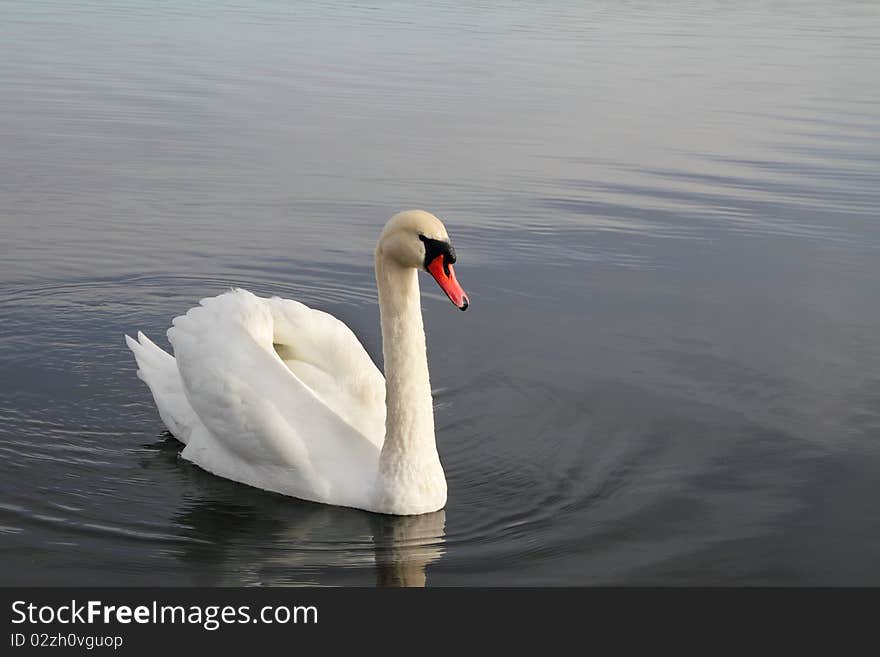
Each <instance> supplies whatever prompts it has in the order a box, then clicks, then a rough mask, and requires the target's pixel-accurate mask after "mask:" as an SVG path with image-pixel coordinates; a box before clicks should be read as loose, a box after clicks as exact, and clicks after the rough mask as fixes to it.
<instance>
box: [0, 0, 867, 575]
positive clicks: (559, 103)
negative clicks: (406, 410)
mask: <svg viewBox="0 0 880 657" xmlns="http://www.w3.org/2000/svg"><path fill="white" fill-rule="evenodd" d="M377 4H378V6H375V7H366V6H364V7H360V6H354V5H352V4H349V3H337V2H291V3H287V2H280V1H277V2H276V1H261V2H237V3H232V2H209V1H207V0H205V1H198V2H168V3H154V2H143V1H139V2H134V1H131V2H121V1H120V2H112V3H110V2H106V3H103V2H82V1H80V0H77V1H76V2H40V1H31V0H27V1H25V0H20V1H19V0H12V1H5V2H2V3H0V249H2V258H0V452H2V457H3V458H2V461H0V584H52V583H57V584H108V585H121V584H160V585H175V584H176V585H191V584H207V585H215V584H226V585H260V584H262V585H268V584H321V585H325V584H327V585H340V584H342V585H345V584H357V585H373V584H376V583H378V584H400V583H409V584H413V583H414V584H420V583H423V582H424V581H425V580H426V582H427V584H428V585H470V584H500V585H538V584H545V585H572V584H590V585H592V584H613V585H616V584H676V585H677V584H783V585H803V584H844V585H862V584H874V585H878V584H880V510H878V489H880V337H878V330H877V329H878V325H880V304H878V277H880V216H878V210H877V208H878V206H880V76H878V70H880V5H878V4H877V3H876V2H854V1H849V0H847V1H842V0H841V1H834V2H831V1H828V2H797V3H781V2H748V3H715V2H672V3H649V2H645V3H641V2H627V3H617V2H607V3H605V2H580V1H579V2H561V1H560V2H548V3H518V2H487V3H481V4H480V5H479V6H476V5H473V6H472V5H471V4H470V3H437V2H411V1H409V0H407V1H406V2H397V3H392V2H382V3H377ZM410 207H422V208H425V209H428V210H430V211H433V212H435V213H436V214H438V215H439V216H440V217H442V218H443V219H444V221H445V222H446V224H447V227H448V228H449V231H450V234H451V236H452V239H453V242H454V244H455V246H456V249H457V251H458V255H459V264H458V265H457V272H458V275H459V279H460V280H461V281H462V283H463V285H464V287H465V289H467V290H468V293H469V295H470V299H471V304H472V305H471V309H470V310H469V311H468V312H467V313H460V312H458V311H457V310H455V309H454V308H453V307H452V306H451V305H450V304H449V302H448V301H446V300H445V298H443V296H442V293H441V292H440V291H439V290H438V289H436V287H435V286H434V285H433V284H432V283H431V282H430V281H429V280H426V279H423V281H422V286H423V290H424V292H423V296H424V304H423V305H424V314H425V323H426V327H427V332H428V346H429V360H430V367H431V376H432V385H433V386H434V388H435V403H436V412H435V415H436V421H437V440H438V448H439V451H440V454H441V458H442V460H443V463H444V466H445V469H446V473H447V478H448V481H449V502H448V504H447V507H446V509H445V510H444V511H442V512H438V513H437V514H432V515H428V516H424V517H419V518H410V519H395V518H390V517H385V516H377V515H371V514H368V513H364V512H360V511H354V510H345V509H339V508H332V507H327V506H322V505H317V504H311V503H306V502H301V501H297V500H294V499H290V498H284V497H281V496H278V495H273V494H269V493H265V492H262V491H259V490H255V489H252V488H248V487H246V486H242V485H239V484H235V483H232V482H229V481H226V480H223V479H219V478H216V477H214V476H212V475H209V474H207V473H205V472H203V471H201V470H199V469H198V468H196V467H195V466H193V465H191V464H189V463H188V462H186V461H183V460H181V459H179V458H178V453H179V451H180V445H179V444H178V443H177V442H176V441H175V440H174V439H173V438H171V437H170V436H168V435H167V434H165V433H164V431H163V426H162V424H161V421H160V419H159V417H158V415H157V413H156V411H155V408H154V405H153V402H152V399H151V396H150V394H149V391H148V390H147V388H146V387H145V386H144V385H143V384H142V383H141V382H140V381H139V380H138V379H137V378H136V376H135V366H134V362H133V359H132V357H131V355H130V353H129V352H128V350H127V349H126V348H125V346H124V342H123V337H122V336H123V334H124V333H126V332H128V333H132V332H135V331H137V330H143V331H144V332H145V333H146V334H147V335H149V336H151V337H152V338H153V339H155V340H156V341H157V342H159V344H162V345H164V346H167V341H166V340H165V335H164V333H165V329H166V328H167V327H168V325H169V324H170V321H171V319H172V318H173V317H174V316H176V315H178V314H181V313H183V312H185V311H186V310H187V309H188V308H189V307H191V306H192V305H193V304H194V303H195V302H196V301H197V300H198V299H200V298H202V297H205V296H212V295H214V294H217V293H219V292H222V291H223V290H224V289H226V288H228V287H229V286H241V287H246V288H248V289H251V290H252V291H254V292H256V293H259V294H265V295H269V294H277V295H280V296H286V297H291V298H296V299H299V300H301V301H303V302H305V303H307V304H309V305H312V306H314V307H316V308H320V309H322V310H326V311H329V312H331V313H333V314H335V315H336V316H338V317H340V318H341V319H343V320H344V321H346V322H347V323H348V324H349V325H350V326H351V327H352V328H353V330H354V331H355V332H356V333H357V335H358V336H359V337H360V338H361V340H362V342H363V344H364V345H365V347H366V348H367V350H368V352H369V353H370V354H371V355H372V356H373V358H374V359H375V360H376V361H377V363H379V364H380V365H381V344H380V337H379V331H378V309H377V306H376V298H375V288H374V282H373V278H372V255H371V253H372V248H373V246H374V244H375V240H376V237H377V235H378V231H379V230H380V229H381V226H382V225H383V223H384V222H385V220H386V219H387V218H388V217H389V216H390V215H391V214H393V213H394V212H396V211H398V210H401V209H406V208H410Z"/></svg>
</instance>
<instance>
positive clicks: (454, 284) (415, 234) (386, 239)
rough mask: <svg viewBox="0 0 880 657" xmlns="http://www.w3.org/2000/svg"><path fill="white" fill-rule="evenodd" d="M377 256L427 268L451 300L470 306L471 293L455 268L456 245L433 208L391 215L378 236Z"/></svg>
mask: <svg viewBox="0 0 880 657" xmlns="http://www.w3.org/2000/svg"><path fill="white" fill-rule="evenodd" d="M376 256H377V257H381V258H384V259H386V260H390V261H391V262H394V263H396V264H398V265H400V266H402V267H412V268H414V269H422V270H424V271H426V272H428V273H429V274H430V275H431V276H433V277H434V280H435V281H437V284H438V285H439V286H440V289H442V290H443V291H444V292H445V293H446V296H448V297H449V300H450V301H452V303H454V304H455V305H456V306H457V307H458V308H459V309H460V310H467V308H468V304H469V303H470V302H469V301H468V296H467V294H465V291H464V290H463V289H462V288H461V285H459V283H458V281H457V280H456V278H455V270H454V269H453V268H452V264H453V263H454V262H455V249H454V248H452V244H451V243H450V242H449V235H448V234H447V233H446V227H445V226H444V225H443V222H442V221H440V220H439V219H438V218H437V217H435V216H434V215H433V214H431V213H430V212H425V211H424V210H407V211H406V212H400V213H398V214H396V215H394V216H393V217H391V219H389V220H388V223H387V224H385V229H384V230H383V231H382V234H381V235H380V236H379V244H378V245H377V246H376Z"/></svg>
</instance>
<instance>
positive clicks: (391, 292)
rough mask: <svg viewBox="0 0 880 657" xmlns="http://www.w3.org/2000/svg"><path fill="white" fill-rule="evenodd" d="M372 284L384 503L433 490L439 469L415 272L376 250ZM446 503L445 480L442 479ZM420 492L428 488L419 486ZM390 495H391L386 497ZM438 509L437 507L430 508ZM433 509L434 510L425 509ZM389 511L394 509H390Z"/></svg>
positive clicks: (380, 460) (439, 474)
mask: <svg viewBox="0 0 880 657" xmlns="http://www.w3.org/2000/svg"><path fill="white" fill-rule="evenodd" d="M376 285H377V288H378V290H379V312H380V315H381V321H382V351H383V354H384V357H385V406H386V414H385V442H384V444H383V446H382V454H381V456H380V458H379V477H380V480H382V481H380V484H382V487H383V488H384V489H385V490H384V495H385V498H386V499H385V500H384V503H385V504H387V505H390V506H391V507H394V506H395V504H396V503H397V502H401V500H400V499H399V498H400V497H401V496H406V495H408V494H409V493H404V490H406V491H412V488H413V482H418V483H416V484H415V486H416V488H419V489H422V488H423V487H424V486H425V485H427V486H428V487H429V488H432V489H433V488H436V487H437V486H439V485H440V484H438V483H437V482H436V481H435V480H436V479H437V477H438V476H439V478H440V479H443V470H442V468H441V466H440V459H439V456H438V455H437V445H436V442H435V439H434V408H433V401H432V399H431V383H430V380H429V377H428V358H427V350H426V347H425V329H424V324H423V323H422V308H421V296H420V294H419V280H418V272H417V271H416V270H415V269H413V268H411V267H401V266H400V265H398V264H397V263H395V262H393V261H390V260H388V259H386V258H384V257H383V256H382V254H381V253H380V252H377V253H376ZM442 488H443V490H442V493H443V500H444V501H445V495H446V490H445V479H443V483H442ZM422 492H423V493H425V492H428V491H425V490H423V491H422ZM388 498H390V499H388ZM435 508H439V507H435ZM430 510H434V509H430ZM392 512H393V509H392Z"/></svg>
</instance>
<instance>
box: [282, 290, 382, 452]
mask: <svg viewBox="0 0 880 657" xmlns="http://www.w3.org/2000/svg"><path fill="white" fill-rule="evenodd" d="M265 302H266V303H267V304H268V306H269V309H270V310H271V313H272V321H273V325H274V333H273V338H272V340H273V342H274V347H275V350H276V351H277V352H278V355H279V356H280V357H281V359H282V360H283V361H284V363H285V365H287V367H288V368H289V369H290V370H291V371H292V372H293V373H294V374H295V375H296V376H297V378H299V379H300V381H302V382H303V383H304V384H305V385H306V386H308V387H309V388H311V390H312V391H313V392H314V393H315V394H316V395H317V396H318V397H319V398H320V399H321V401H323V402H324V403H325V404H326V405H327V406H329V407H330V408H331V409H332V410H333V412H335V413H336V414H337V415H339V416H340V417H341V418H343V419H344V420H345V421H346V422H348V423H349V424H350V425H352V426H353V427H355V428H356V429H357V430H358V431H360V432H361V433H363V434H364V435H365V436H366V437H367V438H368V439H369V440H370V441H371V442H373V443H374V444H375V445H376V446H377V447H381V446H382V443H383V441H384V438H385V378H384V377H383V376H382V373H381V372H380V371H379V369H378V368H377V367H376V365H375V364H374V363H373V361H372V359H371V358H370V356H369V354H367V352H366V350H365V349H364V347H363V345H361V343H360V341H359V340H358V339H357V337H356V336H355V334H354V333H353V332H352V331H351V329H349V328H348V326H346V325H345V323H343V322H341V321H340V320H338V319H336V318H335V317H334V316H333V315H330V314H328V313H325V312H322V311H320V310H314V309H312V308H309V307H308V306H306V305H305V304H302V303H299V302H298V301H293V300H290V299H280V298H278V297H273V298H271V299H266V300H265Z"/></svg>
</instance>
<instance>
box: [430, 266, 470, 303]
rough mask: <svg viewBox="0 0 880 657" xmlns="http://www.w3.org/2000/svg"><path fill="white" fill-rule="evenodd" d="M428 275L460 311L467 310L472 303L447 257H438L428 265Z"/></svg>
mask: <svg viewBox="0 0 880 657" xmlns="http://www.w3.org/2000/svg"><path fill="white" fill-rule="evenodd" d="M428 273H430V274H431V276H433V277H434V280H435V281H437V285H439V286H440V289H441V290H443V291H444V292H445V293H446V296H447V297H449V300H450V301H451V302H452V303H454V304H455V305H456V307H457V308H458V309H459V310H467V309H468V305H469V304H470V302H469V301H468V296H467V294H465V291H464V290H463V289H461V285H459V284H458V281H457V280H456V278H455V270H454V269H453V268H452V263H449V262H446V256H444V255H442V254H441V255H438V256H437V257H436V258H434V259H433V260H432V261H431V262H429V263H428Z"/></svg>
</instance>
